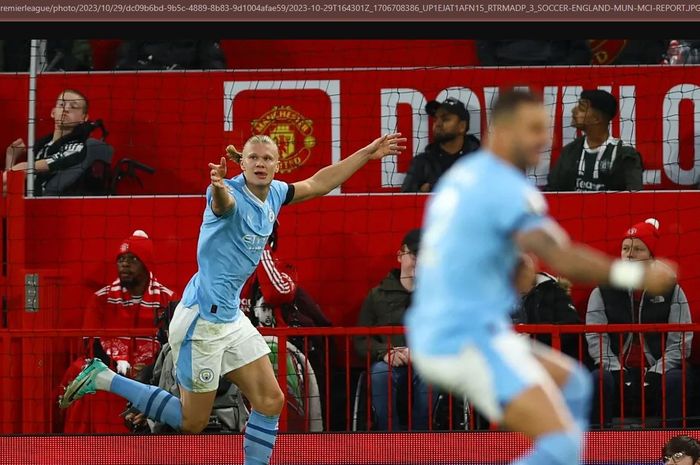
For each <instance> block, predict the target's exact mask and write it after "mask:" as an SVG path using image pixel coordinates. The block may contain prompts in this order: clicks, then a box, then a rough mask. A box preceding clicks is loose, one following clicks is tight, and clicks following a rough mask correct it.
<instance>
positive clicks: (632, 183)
mask: <svg viewBox="0 0 700 465" xmlns="http://www.w3.org/2000/svg"><path fill="white" fill-rule="evenodd" d="M616 114H617V101H616V100H615V97H613V96H612V95H611V94H610V93H608V92H606V91H604V90H584V91H583V92H581V98H580V99H579V101H578V105H576V106H575V107H574V109H573V111H572V112H571V116H572V120H571V125H572V126H573V127H575V128H576V129H579V130H581V131H583V132H584V133H585V135H584V136H581V137H578V138H577V139H575V140H574V141H572V142H571V143H569V144H567V145H565V146H564V147H563V148H562V149H561V154H560V155H559V160H557V163H556V165H555V166H554V168H553V169H552V171H551V172H550V173H549V177H548V181H549V183H548V186H547V190H550V191H604V190H607V191H638V190H641V189H642V156H641V155H640V154H639V152H637V150H636V149H635V148H634V147H631V146H629V145H625V144H624V143H623V142H622V140H619V139H616V138H614V137H611V136H610V130H609V127H610V121H612V119H613V118H614V117H615V115H616Z"/></svg>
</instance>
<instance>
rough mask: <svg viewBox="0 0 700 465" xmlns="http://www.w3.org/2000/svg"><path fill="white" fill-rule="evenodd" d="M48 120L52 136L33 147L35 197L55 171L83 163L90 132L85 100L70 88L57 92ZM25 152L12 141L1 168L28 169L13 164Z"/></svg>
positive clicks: (19, 143) (25, 151)
mask: <svg viewBox="0 0 700 465" xmlns="http://www.w3.org/2000/svg"><path fill="white" fill-rule="evenodd" d="M51 118H52V119H53V120H54V130H53V133H51V134H48V135H47V136H45V137H42V138H40V139H38V140H37V141H36V143H35V145H34V170H35V172H36V184H35V186H36V188H35V190H36V192H35V194H38V195H41V193H42V191H43V188H44V186H45V185H46V183H48V182H49V180H51V178H52V177H54V176H55V175H56V173H57V172H59V171H61V170H65V169H67V168H70V167H72V166H75V165H77V164H79V163H81V162H82V161H83V159H84V158H85V157H86V155H87V144H86V141H87V139H88V137H89V135H90V132H91V131H92V130H93V129H94V126H93V125H91V124H90V123H89V122H88V100H87V98H86V97H85V95H83V94H82V93H81V92H79V91H77V90H74V89H66V90H64V91H63V92H61V94H60V95H59V96H58V98H57V99H56V104H55V105H54V108H53V109H52V110H51ZM26 153H27V146H26V144H25V143H24V141H23V140H22V139H17V140H15V141H14V142H13V143H12V144H11V145H10V146H9V147H7V151H6V152H5V169H6V170H7V171H26V170H27V169H29V166H28V163H27V162H19V163H17V161H18V160H19V159H20V158H22V157H24V156H25V155H26ZM5 179H6V178H5ZM5 179H4V180H5Z"/></svg>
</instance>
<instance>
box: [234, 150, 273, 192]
mask: <svg viewBox="0 0 700 465" xmlns="http://www.w3.org/2000/svg"><path fill="white" fill-rule="evenodd" d="M241 168H242V169H243V174H244V175H245V178H246V181H247V182H249V183H250V184H252V185H254V186H268V185H269V184H270V183H271V182H272V180H273V179H274V178H275V173H277V170H278V169H279V154H278V153H277V147H276V146H274V145H272V144H260V143H254V144H249V145H247V146H246V147H245V149H244V150H243V157H242V158H241Z"/></svg>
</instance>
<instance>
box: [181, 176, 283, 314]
mask: <svg viewBox="0 0 700 465" xmlns="http://www.w3.org/2000/svg"><path fill="white" fill-rule="evenodd" d="M224 182H225V183H226V186H227V188H228V191H229V193H230V194H231V195H232V196H233V198H234V199H235V202H236V206H235V207H234V208H233V210H232V211H230V212H229V213H227V214H226V215H224V216H220V217H219V216H216V215H215V214H214V212H213V211H212V209H211V202H212V187H211V186H209V188H208V189H207V195H206V198H207V205H206V208H205V209H204V218H203V220H202V227H201V228H200V232H199V241H198V242H197V266H198V271H197V273H195V275H194V276H193V277H192V279H190V282H189V283H188V284H187V287H186V288H185V291H184V292H183V295H182V304H183V305H185V306H186V307H192V306H193V305H195V304H197V305H199V314H200V316H201V317H202V318H204V319H206V320H209V321H215V322H231V321H234V320H236V319H237V318H238V317H239V316H240V313H241V312H240V310H239V304H240V293H241V288H242V287H243V284H245V282H246V280H247V279H248V278H249V277H250V275H251V274H252V273H253V272H254V271H255V268H256V267H257V266H258V263H259V262H260V257H261V256H262V252H263V249H264V248H265V244H266V243H267V239H268V237H269V236H270V234H272V228H273V226H274V224H275V220H276V219H277V215H278V214H279V211H280V208H282V205H283V204H284V202H285V200H286V197H287V193H288V192H289V185H288V184H287V183H284V182H280V181H272V185H271V186H270V192H269V194H268V196H267V199H266V200H265V202H263V201H262V200H260V199H259V198H257V197H255V195H253V193H252V192H251V191H250V189H248V187H246V184H245V178H244V177H243V175H242V174H241V175H238V176H236V177H234V178H232V179H226V180H224Z"/></svg>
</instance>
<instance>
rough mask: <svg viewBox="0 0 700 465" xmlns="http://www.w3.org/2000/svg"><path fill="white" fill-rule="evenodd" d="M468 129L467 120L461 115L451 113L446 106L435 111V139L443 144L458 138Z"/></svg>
mask: <svg viewBox="0 0 700 465" xmlns="http://www.w3.org/2000/svg"><path fill="white" fill-rule="evenodd" d="M466 131H467V123H466V121H462V120H461V119H459V116H457V115H455V114H454V113H450V112H449V111H447V110H445V109H444V108H439V109H438V110H437V112H436V113H435V122H433V141H434V142H437V143H438V144H441V143H443V142H449V141H451V140H454V139H456V138H457V137H459V136H460V135H463V134H464V133H465V132H466Z"/></svg>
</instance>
